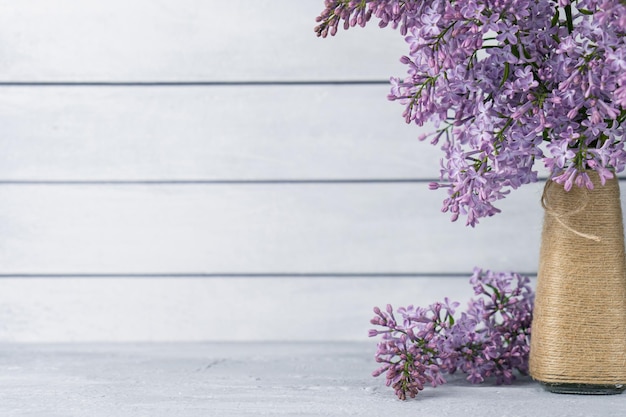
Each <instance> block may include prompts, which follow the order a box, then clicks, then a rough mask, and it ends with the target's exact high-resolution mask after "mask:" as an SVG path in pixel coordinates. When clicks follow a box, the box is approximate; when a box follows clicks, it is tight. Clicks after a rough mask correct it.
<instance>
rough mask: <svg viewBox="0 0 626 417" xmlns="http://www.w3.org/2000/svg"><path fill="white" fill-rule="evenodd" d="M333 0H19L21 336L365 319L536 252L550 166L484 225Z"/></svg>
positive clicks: (17, 284)
mask: <svg viewBox="0 0 626 417" xmlns="http://www.w3.org/2000/svg"><path fill="white" fill-rule="evenodd" d="M322 6H323V1H321V0H306V1H297V2H296V1H289V0H271V1H260V0H239V1H229V2H217V1H199V0H182V1H181V0H178V1H173V0H160V1H147V0H134V1H132V2H127V1H121V0H114V1H108V2H76V1H69V0H67V1H63V0H52V1H50V0H48V1H42V0H25V1H20V2H12V3H5V4H3V5H2V6H1V7H0V133H1V134H0V149H1V152H0V196H1V201H2V204H1V205H0V340H10V341H16V342H20V341H29V342H42V341H48V342H49V341H94V340H105V341H124V340H172V341H174V340H283V339H286V340H311V339H314V340H361V339H364V338H365V336H366V330H367V328H368V327H369V324H368V320H369V318H370V315H371V313H370V308H371V306H373V305H374V304H377V305H382V304H385V303H387V302H391V303H394V304H396V305H401V304H408V303H415V304H428V303H430V302H432V301H435V300H437V299H441V298H443V297H444V296H445V295H446V294H450V295H451V296H452V297H454V296H456V297H457V298H459V299H460V301H463V300H464V299H467V298H468V297H469V296H470V295H471V289H470V288H469V286H467V284H466V276H469V275H470V273H471V270H472V267H473V266H474V265H478V266H482V267H485V268H492V269H504V270H510V269H513V270H517V271H520V272H531V273H532V272H534V271H535V269H536V263H537V253H538V244H539V230H540V227H541V224H540V223H541V210H540V206H539V196H540V194H541V184H537V185H535V186H531V187H527V188H525V189H523V190H521V191H519V192H517V193H515V194H513V195H512V196H511V197H510V198H509V199H507V200H506V201H504V202H503V203H502V208H503V210H504V213H503V214H502V215H500V216H498V217H495V218H492V219H488V220H485V221H484V223H483V224H481V225H479V227H477V228H476V229H468V228H466V227H465V226H464V225H463V224H462V223H455V224H452V223H450V222H449V220H448V215H446V214H441V213H440V212H439V209H440V205H441V200H442V199H443V192H432V191H428V189H427V184H426V182H427V181H428V180H429V179H431V178H436V177H437V176H438V164H439V161H438V159H439V153H438V151H437V150H436V149H434V148H433V147H431V146H430V145H428V144H426V143H420V142H418V141H417V139H416V138H417V136H418V135H419V133H420V132H421V131H420V129H418V128H416V127H412V126H406V125H405V124H404V122H403V119H402V116H401V112H402V108H401V106H400V105H398V104H396V103H389V102H387V101H386V99H385V97H386V94H387V90H388V87H387V86H386V85H384V84H383V83H381V82H384V81H385V80H386V79H387V78H388V77H389V76H391V75H402V71H403V69H402V68H401V66H400V64H399V63H398V59H399V57H400V56H401V55H402V54H403V53H404V51H405V47H404V41H403V40H402V37H401V36H400V35H399V34H398V33H397V32H394V31H392V30H390V29H389V30H379V29H377V28H376V27H375V26H373V27H371V28H367V29H365V30H363V29H355V30H353V31H349V32H346V33H341V34H340V35H339V36H338V37H337V38H334V39H327V40H321V39H317V38H316V37H315V35H314V33H313V26H314V24H315V23H314V17H315V16H316V15H317V13H318V12H319V11H320V10H321V8H322Z"/></svg>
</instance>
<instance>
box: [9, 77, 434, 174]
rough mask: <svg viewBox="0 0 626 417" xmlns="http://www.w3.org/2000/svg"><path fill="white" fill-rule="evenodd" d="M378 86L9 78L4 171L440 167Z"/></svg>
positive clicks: (409, 170)
mask: <svg viewBox="0 0 626 417" xmlns="http://www.w3.org/2000/svg"><path fill="white" fill-rule="evenodd" d="M387 91H388V88H387V86H384V85H379V86H271V87H270V86H254V87H202V88H190V87H185V88H56V87H55V88H15V87H11V88H0V149H1V150H2V152H0V179H1V180H11V179H17V180H19V179H22V180H23V179H26V180H55V179H56V180H59V179H60V180H137V179H139V180H155V179H156V180H162V179H170V180H171V179H209V180H215V179H218V180H220V179H222V180H223V179H227V180H232V179H235V180H236V179H246V180H247V179H320V178H323V179H328V178H331V179H337V178H339V179H351V178H352V179H355V178H356V179H361V178H415V177H418V178H419V177H427V178H436V177H438V176H439V159H440V157H441V154H442V153H441V151H440V150H439V149H437V148H436V147H434V146H432V145H430V144H429V143H423V142H419V141H418V140H417V137H418V136H419V134H420V133H421V132H423V131H424V130H423V129H421V128H419V127H417V126H414V125H407V124H405V123H404V120H403V118H402V116H401V113H402V106H400V105H399V104H397V103H392V102H388V101H387V100H386V94H387Z"/></svg>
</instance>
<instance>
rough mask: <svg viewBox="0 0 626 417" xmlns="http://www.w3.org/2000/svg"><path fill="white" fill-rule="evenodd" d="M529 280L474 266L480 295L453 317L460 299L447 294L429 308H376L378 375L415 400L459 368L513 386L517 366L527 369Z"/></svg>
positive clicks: (476, 377) (401, 395)
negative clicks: (424, 390)
mask: <svg viewBox="0 0 626 417" xmlns="http://www.w3.org/2000/svg"><path fill="white" fill-rule="evenodd" d="M529 281H530V280H529V278H528V277H525V276H521V275H519V274H515V273H497V272H492V271H489V270H486V271H483V270H482V269H478V268H477V269H475V270H474V274H473V276H472V277H471V279H470V283H471V284H472V286H473V287H474V292H475V294H476V295H477V296H480V297H479V298H476V299H472V300H471V301H470V302H469V306H468V309H467V311H465V312H463V313H461V315H460V317H455V310H456V308H457V307H458V306H459V303H457V302H450V300H448V299H447V298H446V299H445V301H444V302H443V303H441V302H438V303H434V304H432V305H431V306H429V307H428V308H422V307H414V306H409V307H402V308H399V309H398V310H397V315H399V317H398V318H396V315H395V314H394V311H393V308H392V307H391V306H390V305H387V308H386V310H385V311H383V310H381V309H379V308H378V307H376V308H374V313H375V314H376V315H375V316H374V318H373V319H372V320H371V323H372V324H374V325H376V326H380V327H382V329H373V330H370V333H369V335H370V337H375V336H378V335H381V336H382V340H381V341H380V342H379V343H378V350H377V352H376V361H377V362H378V363H380V364H382V365H381V367H380V368H378V369H377V370H376V371H374V373H373V375H374V376H380V375H382V374H385V375H386V378H387V382H386V383H387V386H391V387H392V388H393V389H394V390H395V392H396V395H397V396H398V398H400V399H402V400H405V399H406V398H407V396H409V397H411V398H414V397H415V396H416V395H417V394H418V393H419V391H421V390H422V389H424V386H425V385H426V384H431V385H432V386H433V387H435V386H437V385H441V384H443V383H445V380H444V378H443V374H445V373H448V374H452V373H454V372H456V371H457V370H459V371H461V372H463V373H465V374H467V380H468V381H470V382H472V383H475V384H477V383H481V382H483V381H485V379H486V378H489V377H492V376H493V377H495V381H496V383H497V384H503V383H504V384H510V383H511V382H512V381H513V380H514V379H515V374H514V373H513V371H514V370H517V371H518V372H520V373H521V374H523V375H526V374H527V372H528V354H529V350H530V343H529V342H530V331H531V328H530V327H531V320H532V306H533V299H534V293H533V291H532V289H531V288H530V285H529Z"/></svg>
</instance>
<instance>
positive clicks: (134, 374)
mask: <svg viewBox="0 0 626 417" xmlns="http://www.w3.org/2000/svg"><path fill="white" fill-rule="evenodd" d="M374 350H375V343H362V342H361V343H356V342H355V343H347V342H344V343H338V342H329V343H293V342H291V343H288V342H285V343H277V342H272V343H144V344H129V343H121V344H110V343H101V344H97V343H93V344H47V345H41V344H6V343H5V344H2V345H0V416H3V417H6V416H46V417H55V416H251V415H268V416H387V415H394V416H398V415H403V414H404V415H419V416H464V417H469V416H556V417H558V416H568V417H571V416H623V415H625V414H626V395H624V394H622V395H612V396H578V395H559V394H551V393H548V392H545V391H544V390H543V389H542V388H541V387H540V386H539V385H538V384H536V383H535V382H534V381H532V380H531V379H530V378H528V377H521V378H519V379H518V381H517V382H516V383H515V384H513V385H511V386H497V385H494V384H493V383H485V384H482V385H471V384H469V383H468V382H467V381H465V379H464V378H463V376H462V375H459V376H453V377H450V378H448V383H447V384H445V385H442V386H439V387H437V388H432V387H427V388H426V389H425V390H424V391H422V392H421V393H420V395H419V396H418V398H416V399H413V400H408V401H400V400H398V399H396V397H395V396H394V394H393V392H392V390H391V389H390V388H387V387H386V386H385V385H384V379H383V378H382V377H381V378H373V377H371V371H372V370H373V369H374V368H375V367H376V363H375V362H374V361H373V352H374Z"/></svg>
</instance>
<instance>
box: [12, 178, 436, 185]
mask: <svg viewBox="0 0 626 417" xmlns="http://www.w3.org/2000/svg"><path fill="white" fill-rule="evenodd" d="M433 181H439V180H438V179H434V178H356V179H323V178H320V179H257V180H251V179H241V180H234V179H224V180H163V179H160V180H0V185H222V184H223V185H238V184H262V185H266V184H380V183H383V184H386V183H426V182H433Z"/></svg>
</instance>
